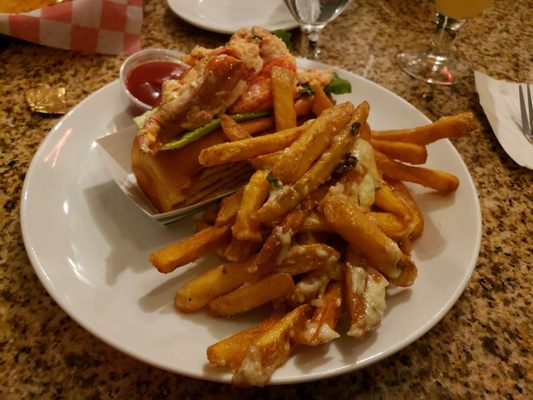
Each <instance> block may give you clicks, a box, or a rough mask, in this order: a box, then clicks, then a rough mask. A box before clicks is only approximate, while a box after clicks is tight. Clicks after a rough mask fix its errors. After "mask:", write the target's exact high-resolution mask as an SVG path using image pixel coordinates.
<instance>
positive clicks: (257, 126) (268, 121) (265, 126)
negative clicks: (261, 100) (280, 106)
mask: <svg viewBox="0 0 533 400" xmlns="http://www.w3.org/2000/svg"><path fill="white" fill-rule="evenodd" d="M238 124H239V126H240V127H241V128H242V129H244V130H245V131H246V132H248V134H249V135H251V136H255V135H257V134H260V133H262V132H268V131H271V130H272V129H273V128H274V117H261V118H256V119H251V120H248V121H242V122H239V123H238Z"/></svg>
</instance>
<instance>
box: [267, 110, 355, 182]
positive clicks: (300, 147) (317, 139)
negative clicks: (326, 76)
mask: <svg viewBox="0 0 533 400" xmlns="http://www.w3.org/2000/svg"><path fill="white" fill-rule="evenodd" d="M353 113H354V106H353V104H352V103H342V104H338V105H336V106H335V107H332V108H330V109H328V110H326V111H324V112H323V113H322V114H321V115H320V116H318V117H317V119H316V120H314V122H313V123H312V124H311V125H310V126H309V128H307V129H305V130H304V131H303V132H302V134H301V135H300V136H299V137H298V138H297V139H295V141H294V143H292V144H291V145H290V146H289V147H288V149H286V150H285V151H284V152H283V153H282V154H281V156H280V157H279V159H278V161H277V162H276V164H274V166H273V168H272V173H273V174H274V176H275V177H276V178H278V179H280V180H281V181H282V182H283V183H286V184H290V183H294V182H296V181H297V180H298V179H299V178H300V177H301V176H302V175H303V174H304V173H305V172H306V171H307V170H308V169H309V167H310V166H311V164H313V162H314V161H315V160H316V159H317V158H318V157H319V156H320V155H321V154H322V153H323V152H324V151H325V150H326V149H327V148H328V146H329V145H330V143H331V141H332V140H333V137H334V136H335V135H336V134H337V133H338V132H339V131H340V130H341V129H342V128H343V127H344V126H346V124H347V123H348V121H350V119H351V118H352V115H353ZM276 150H281V149H276ZM271 152H272V151H271ZM263 154H264V153H263Z"/></svg>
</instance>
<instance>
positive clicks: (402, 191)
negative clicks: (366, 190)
mask: <svg viewBox="0 0 533 400" xmlns="http://www.w3.org/2000/svg"><path fill="white" fill-rule="evenodd" d="M391 185H392V187H393V188H394V192H395V193H396V194H397V195H398V197H400V198H401V199H402V200H403V202H404V204H405V205H406V206H407V208H408V209H409V210H410V212H411V226H410V231H411V232H410V238H411V239H416V238H419V237H420V236H422V232H423V231H424V216H423V215H422V211H421V210H420V208H419V207H418V204H416V201H415V199H414V198H413V195H412V194H411V192H410V191H409V189H407V186H405V185H404V184H403V182H401V181H394V182H391Z"/></svg>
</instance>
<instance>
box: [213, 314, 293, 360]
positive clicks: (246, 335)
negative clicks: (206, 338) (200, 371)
mask: <svg viewBox="0 0 533 400" xmlns="http://www.w3.org/2000/svg"><path fill="white" fill-rule="evenodd" d="M282 317H283V313H281V312H279V311H275V312H274V313H273V314H272V315H271V316H270V317H268V318H267V319H265V320H264V321H262V322H261V323H260V324H259V325H257V326H254V327H253V328H249V329H245V330H244V331H241V332H239V333H236V334H235V335H232V336H230V337H228V338H226V339H223V340H221V341H220V342H217V343H215V344H213V345H211V346H209V347H208V348H207V358H208V359H209V362H211V363H212V364H214V365H217V366H219V367H221V368H227V369H230V370H236V369H237V368H239V366H240V365H241V364H242V361H243V359H244V357H245V356H246V353H247V351H248V349H249V348H250V347H251V346H252V345H254V344H255V343H256V342H257V338H258V337H259V335H261V334H263V333H265V332H266V331H267V330H268V329H270V328H271V327H273V326H274V325H275V324H276V323H277V322H278V321H279V320H280V319H281V318H282Z"/></svg>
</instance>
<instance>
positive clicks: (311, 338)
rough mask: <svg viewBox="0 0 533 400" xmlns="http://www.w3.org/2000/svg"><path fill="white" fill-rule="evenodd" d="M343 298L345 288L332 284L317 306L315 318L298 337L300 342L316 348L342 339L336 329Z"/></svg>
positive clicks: (336, 283)
mask: <svg viewBox="0 0 533 400" xmlns="http://www.w3.org/2000/svg"><path fill="white" fill-rule="evenodd" d="M342 297H343V287H342V285H341V284H340V282H333V283H331V284H330V285H329V286H328V288H327V289H326V292H325V293H324V295H323V296H322V298H321V299H320V301H319V302H318V303H319V304H317V305H316V308H315V312H314V314H313V317H312V318H311V319H310V320H309V321H308V322H307V323H306V326H305V329H304V330H303V332H301V333H300V335H299V336H298V342H300V343H302V344H306V345H308V346H316V345H319V344H322V343H326V342H329V341H330V340H333V339H337V338H338V337H340V335H339V334H338V333H337V332H335V328H336V326H337V321H338V320H339V318H340V316H341V313H342V311H343V308H342V306H343V304H342V303H343V299H342Z"/></svg>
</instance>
